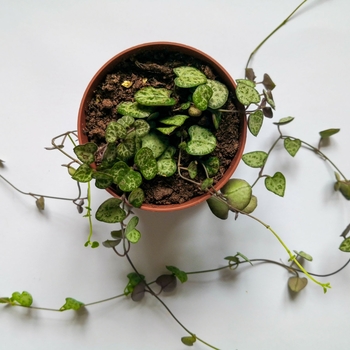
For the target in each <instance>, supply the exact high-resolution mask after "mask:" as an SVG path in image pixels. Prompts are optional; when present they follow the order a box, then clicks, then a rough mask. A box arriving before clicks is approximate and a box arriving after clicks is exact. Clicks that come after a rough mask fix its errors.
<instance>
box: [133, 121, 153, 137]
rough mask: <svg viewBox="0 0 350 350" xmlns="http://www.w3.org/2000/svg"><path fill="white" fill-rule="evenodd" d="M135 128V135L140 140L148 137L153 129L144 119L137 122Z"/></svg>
mask: <svg viewBox="0 0 350 350" xmlns="http://www.w3.org/2000/svg"><path fill="white" fill-rule="evenodd" d="M134 127H135V135H136V136H137V137H140V138H141V137H144V136H145V135H147V134H148V133H149V131H150V128H151V127H150V126H149V124H148V123H147V122H146V121H145V120H143V119H138V120H136V121H135V123H134Z"/></svg>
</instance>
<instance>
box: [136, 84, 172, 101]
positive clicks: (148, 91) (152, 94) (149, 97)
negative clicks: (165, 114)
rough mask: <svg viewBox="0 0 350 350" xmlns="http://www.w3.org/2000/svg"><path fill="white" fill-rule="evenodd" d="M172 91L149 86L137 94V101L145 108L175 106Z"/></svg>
mask: <svg viewBox="0 0 350 350" xmlns="http://www.w3.org/2000/svg"><path fill="white" fill-rule="evenodd" d="M171 93H172V91H171V90H167V89H164V88H154V87H152V86H147V87H144V88H142V89H141V90H139V91H137V92H136V93H135V96H134V97H135V100H136V101H137V102H138V103H139V104H141V105H144V106H173V105H174V104H175V103H176V100H175V99H174V98H172V97H170V95H171Z"/></svg>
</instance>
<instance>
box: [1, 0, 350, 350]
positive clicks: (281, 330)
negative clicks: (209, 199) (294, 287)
mask: <svg viewBox="0 0 350 350" xmlns="http://www.w3.org/2000/svg"><path fill="white" fill-rule="evenodd" d="M298 3H299V0H293V1H288V2H287V1H279V0H273V1H272V0H269V1H267V0H265V1H261V0H246V1H238V0H215V1H214V0H211V1H208V0H197V1H185V0H176V1H175V0H168V1H160V0H152V1H141V0H127V1H117V0H115V1H112V0H99V1H82V0H75V1H71V0H69V1H68V0H60V1H57V0H53V1H40V0H31V1H20V0H16V1H13V0H12V1H10V0H7V1H5V0H1V1H0V47H1V51H0V81H1V84H0V105H1V110H0V116H1V117H0V118H1V119H0V120H1V124H0V158H1V159H4V160H5V161H6V168H5V169H1V173H2V174H3V175H5V176H6V177H8V178H9V179H11V180H12V181H13V182H14V183H15V184H16V185H18V186H19V187H20V188H21V189H23V190H25V191H32V192H38V193H46V194H52V195H61V196H64V195H67V196H72V195H74V194H75V185H74V183H73V182H72V181H71V180H70V179H69V176H67V174H66V170H65V169H64V168H61V167H60V164H62V163H64V161H65V159H64V157H63V156H61V155H60V154H59V153H58V152H48V151H46V150H44V146H49V144H50V140H51V138H52V137H53V136H55V135H57V134H59V133H62V132H64V131H66V130H70V129H71V130H72V129H75V127H76V118H77V111H78V108H79V104H80V99H81V97H82V94H83V92H84V90H85V87H86V86H87V84H88V82H89V80H90V79H91V78H92V76H93V75H94V74H95V72H96V71H97V70H98V68H99V67H100V66H101V65H102V64H103V63H105V62H106V61H107V60H108V59H109V58H111V57H112V56H113V55H115V54H116V53H118V52H120V51H121V50H124V49H125V48H127V47H130V46H133V45H136V44H139V43H143V42H148V41H159V40H167V41H175V42H182V43H185V44H188V45H191V46H195V47H197V48H199V49H200V50H202V51H205V52H206V53H208V54H209V55H211V56H212V57H214V58H215V59H216V60H218V61H219V62H220V63H221V64H222V65H223V66H224V67H225V68H226V69H227V70H228V71H229V72H230V73H231V74H232V76H233V77H234V78H241V77H242V76H243V68H244V66H245V63H246V60H247V58H248V56H249V54H250V52H251V51H252V50H253V49H254V48H255V47H256V45H257V44H258V43H259V42H260V40H261V39H262V38H264V37H265V36H266V35H267V34H268V33H269V32H270V31H271V30H272V29H273V28H275V27H276V25H277V24H279V23H281V22H282V20H284V18H285V17H286V16H287V15H288V14H289V13H290V12H291V11H292V10H293V9H294V8H295V7H296V6H297V5H298ZM349 13H350V2H349V1H346V0H338V1H336V0H334V1H326V0H324V1H321V0H319V1H316V0H314V1H312V0H310V1H309V2H308V3H307V4H306V5H304V7H303V9H302V10H301V11H300V12H299V14H298V15H296V16H295V17H294V18H293V20H291V21H290V22H289V23H288V24H287V25H286V26H285V27H284V28H283V29H281V30H280V31H279V32H278V33H277V34H276V35H275V36H274V37H273V38H272V39H271V40H270V41H269V42H268V43H267V44H266V45H265V46H264V47H263V48H262V49H261V51H260V52H259V53H258V54H257V55H256V57H255V58H254V60H253V67H254V69H255V71H256V73H257V75H259V76H262V75H263V73H265V72H268V73H269V74H270V75H271V76H272V78H273V79H274V81H275V82H276V84H277V88H276V90H275V92H274V98H275V100H276V103H277V111H276V113H275V117H274V119H275V120H278V119H280V118H282V117H286V116H289V115H291V116H294V117H295V118H296V120H295V121H294V122H293V123H292V124H290V125H288V126H286V127H285V128H284V130H286V132H288V133H289V134H290V135H293V136H297V137H300V138H302V139H304V140H306V141H309V142H310V143H312V144H316V143H317V141H318V131H320V130H323V129H327V128H332V127H339V128H341V129H342V131H341V133H339V134H338V135H336V136H335V137H334V138H333V139H332V142H331V145H330V146H329V147H328V148H327V149H325V152H326V153H327V154H328V155H329V156H330V157H331V159H332V160H333V161H334V162H335V163H336V164H338V165H339V166H340V168H341V169H342V170H343V172H344V173H345V174H347V175H348V176H349V174H350V163H349V160H348V159H349V158H348V150H349V149H350V138H349V137H348V136H347V135H349V131H350V122H349V111H348V107H347V104H346V103H347V101H348V91H347V87H348V82H349V80H350V70H349V64H348V62H349V61H350V41H349V36H350V26H349ZM275 137H276V132H275V128H274V127H273V126H272V123H271V122H270V121H268V120H267V121H266V122H265V125H264V126H263V131H262V135H261V136H260V137H258V138H254V137H251V136H250V137H249V138H248V142H247V146H246V151H252V150H267V149H268V147H269V144H270V143H271V141H272V140H274V138H275ZM266 171H267V172H270V173H273V172H275V171H282V172H283V173H284V174H285V176H286V178H287V186H288V187H287V191H286V195H285V198H279V197H277V196H274V195H273V194H271V193H268V192H267V191H266V190H265V189H264V188H263V187H264V186H263V183H262V182H261V183H259V184H258V185H257V186H256V188H255V193H256V194H257V195H258V197H259V199H260V200H259V202H260V205H259V208H258V209H257V211H256V215H257V216H258V217H260V218H261V219H262V220H264V221H265V222H267V223H269V224H270V225H271V226H272V227H273V228H274V229H275V230H276V231H277V232H278V233H279V234H280V235H281V236H282V238H283V239H284V240H285V242H286V243H287V245H288V246H289V247H290V248H291V249H297V250H304V251H306V252H309V253H310V254H311V255H313V257H314V261H313V262H312V263H308V264H307V265H306V266H307V267H308V268H309V269H310V270H312V271H314V272H317V273H328V272H331V271H334V270H335V269H337V268H338V267H340V266H341V265H342V264H343V263H344V262H345V261H346V260H347V259H348V258H349V255H347V254H344V253H342V252H340V251H339V250H338V246H339V244H340V242H341V238H340V237H339V235H340V233H341V232H342V230H343V229H344V228H345V227H346V225H347V224H348V223H349V221H350V212H349V203H348V202H346V201H345V200H344V199H343V198H342V197H341V196H340V194H339V193H334V192H332V183H333V173H332V170H331V169H330V167H328V166H327V165H326V164H325V163H323V162H322V161H321V160H320V159H318V158H317V157H315V156H314V155H313V154H312V153H311V152H308V151H306V150H300V151H299V154H298V155H297V156H296V157H295V159H292V158H291V157H290V156H289V155H288V154H287V153H286V152H285V151H284V150H283V149H282V147H279V151H276V152H275V153H274V155H273V158H272V160H271V162H269V165H268V167H267V169H266ZM256 174H257V173H256V171H255V170H254V169H250V168H248V167H247V166H245V165H244V164H241V165H240V166H239V168H238V170H237V172H236V174H235V176H236V177H244V178H246V179H247V180H248V181H253V180H254V179H255V176H256ZM0 193H1V197H0V198H1V200H0V220H1V232H0V241H1V244H0V266H1V272H0V295H1V296H10V295H11V293H12V292H14V291H22V290H27V291H29V292H30V293H31V294H32V295H33V296H34V300H35V305H37V306H43V307H54V308H56V307H57V308H58V307H60V306H62V305H63V304H64V299H65V297H68V296H70V297H73V298H76V299H78V300H81V301H84V302H86V303H89V302H92V301H95V300H99V299H103V298H108V297H111V296H113V295H116V294H119V293H121V292H122V291H123V288H124V286H125V284H126V278H125V276H126V274H127V273H129V272H131V268H130V267H129V266H128V264H127V262H126V261H125V260H123V259H120V258H118V257H116V256H115V255H114V254H113V253H112V252H111V251H110V250H107V249H105V248H103V247H101V248H99V249H89V248H85V247H84V246H83V243H84V242H85V239H86V237H87V221H86V220H85V219H84V218H82V217H79V216H78V214H77V212H76V209H75V208H74V207H73V206H72V205H71V204H69V203H66V202H56V201H49V200H48V201H47V210H45V212H44V213H39V212H37V210H36V208H35V204H34V203H33V201H32V200H31V199H30V198H27V197H23V196H21V195H19V194H18V193H15V192H13V191H12V190H11V189H10V188H9V187H8V186H7V185H6V184H5V183H3V182H1V183H0ZM105 198H108V197H107V194H106V193H104V192H102V191H100V192H98V191H94V193H93V206H94V207H95V208H96V206H97V205H98V203H100V202H101V201H102V200H103V199H105ZM138 214H139V216H140V218H141V220H142V225H141V226H142V233H143V238H142V240H141V241H140V243H139V244H137V245H136V246H133V247H132V248H133V249H132V253H131V255H132V258H133V260H134V262H135V264H136V265H137V266H138V267H139V270H140V271H141V272H142V273H144V274H145V275H146V276H147V278H148V280H152V279H154V278H156V277H157V276H158V275H159V274H161V273H163V272H165V268H164V266H165V265H175V266H178V267H179V268H181V269H184V270H186V271H190V270H197V269H206V268H215V267H218V266H222V265H223V264H224V263H225V262H224V260H223V258H224V257H225V256H227V255H233V254H235V253H236V252H237V251H239V252H242V253H243V254H245V255H247V256H248V257H250V258H270V259H275V260H280V259H282V260H283V261H284V262H286V260H287V256H286V254H285V252H284V250H283V248H282V247H281V246H280V245H279V244H278V242H277V241H276V239H274V237H273V236H272V235H271V234H270V233H269V232H268V231H267V230H266V229H264V228H263V227H261V226H259V225H258V224H257V223H255V222H253V221H251V220H249V219H248V218H244V217H240V218H239V219H238V220H237V221H234V220H233V218H231V220H227V221H220V220H218V219H215V218H212V217H211V216H210V215H209V211H208V209H207V208H206V205H205V204H203V205H201V206H199V207H196V208H193V209H190V210H187V211H184V212H177V213H173V214H162V215H159V214H157V215H156V214H153V213H148V212H139V213H138ZM109 231H110V227H108V225H103V224H101V223H95V239H97V240H99V241H102V240H105V239H106V238H107V237H108V234H109ZM288 277H289V274H288V273H287V272H286V271H285V270H283V269H282V268H279V267H277V266H273V265H257V266H255V267H253V268H250V267H248V266H244V267H243V266H242V267H241V268H239V269H238V270H237V271H236V272H229V271H226V272H225V273H212V274H208V275H201V276H196V277H191V278H190V281H189V282H187V283H186V284H184V285H180V286H179V288H178V289H177V290H176V292H174V293H172V294H171V295H169V296H163V297H162V298H163V299H164V301H165V302H166V303H167V305H168V306H169V307H170V309H171V310H172V311H173V312H174V314H175V315H176V316H177V317H178V318H179V319H180V320H181V321H182V322H183V324H184V325H185V326H186V327H187V328H189V329H190V330H191V331H192V332H193V333H196V334H197V335H198V336H199V337H201V338H203V339H205V340H206V341H208V342H209V343H211V344H213V345H215V346H217V347H218V348H220V349H226V350H234V349H238V350H255V349H259V350H281V349H283V350H289V349H295V348H298V349H301V350H303V349H318V350H326V349H327V350H328V349H337V350H342V349H348V348H349V345H348V342H349V341H348V338H347V334H348V325H349V321H350V314H349V307H350V301H349V300H350V299H349V297H348V293H349V292H348V291H349V287H350V276H349V268H347V269H346V270H345V271H343V272H341V273H340V274H338V275H336V276H331V277H329V278H327V279H322V281H330V282H331V284H332V289H331V290H330V291H329V292H328V293H327V294H325V295H324V294H323V292H322V289H321V288H320V287H318V286H317V285H315V284H313V283H309V285H308V287H307V288H306V289H305V290H304V291H303V292H301V293H300V294H299V295H297V297H295V298H294V297H292V296H291V295H290V294H289V293H288V289H287V279H288ZM0 324H1V327H0V329H1V330H0V348H1V349H10V350H12V349H23V350H29V349H36V350H41V349H63V348H64V349H67V350H68V349H89V350H90V349H140V348H141V349H147V350H148V349H169V350H172V349H185V348H186V347H185V346H183V345H182V344H181V342H180V338H181V337H182V336H184V335H186V333H185V332H184V331H183V330H182V329H181V328H180V327H179V326H178V325H177V324H176V323H175V322H174V321H173V319H172V318H171V317H170V316H168V314H167V312H166V311H165V309H164V308H163V307H162V306H161V305H160V304H159V303H158V302H157V301H156V300H154V298H152V297H150V296H148V297H146V298H145V299H144V301H142V302H141V303H133V302H132V301H130V300H129V299H127V300H126V299H119V300H115V301H111V302H108V303H104V304H101V305H96V306H91V307H89V308H88V309H87V312H86V313H82V314H78V315H76V314H75V313H74V312H68V311H67V312H65V313H54V312H48V311H35V310H26V309H22V308H11V307H6V306H0ZM194 348H195V349H205V348H206V347H205V346H204V345H202V344H200V343H196V344H195V346H194Z"/></svg>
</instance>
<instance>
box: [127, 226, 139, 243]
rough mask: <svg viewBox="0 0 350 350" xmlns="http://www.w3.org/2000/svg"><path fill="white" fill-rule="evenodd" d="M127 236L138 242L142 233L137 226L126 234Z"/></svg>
mask: <svg viewBox="0 0 350 350" xmlns="http://www.w3.org/2000/svg"><path fill="white" fill-rule="evenodd" d="M126 238H127V240H128V241H129V242H130V243H137V242H138V241H139V240H140V238H141V233H140V231H138V230H136V228H135V229H133V230H131V231H129V232H128V233H127V234H126Z"/></svg>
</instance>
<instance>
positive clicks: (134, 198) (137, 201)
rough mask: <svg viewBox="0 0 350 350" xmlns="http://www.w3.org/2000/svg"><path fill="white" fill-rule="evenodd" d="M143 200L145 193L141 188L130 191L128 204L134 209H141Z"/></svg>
mask: <svg viewBox="0 0 350 350" xmlns="http://www.w3.org/2000/svg"><path fill="white" fill-rule="evenodd" d="M144 200H145V193H144V192H143V190H142V189H141V188H135V189H134V190H132V191H131V193H130V194H129V197H128V201H129V203H130V204H131V205H132V206H133V207H135V208H141V205H142V203H143V201H144Z"/></svg>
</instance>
